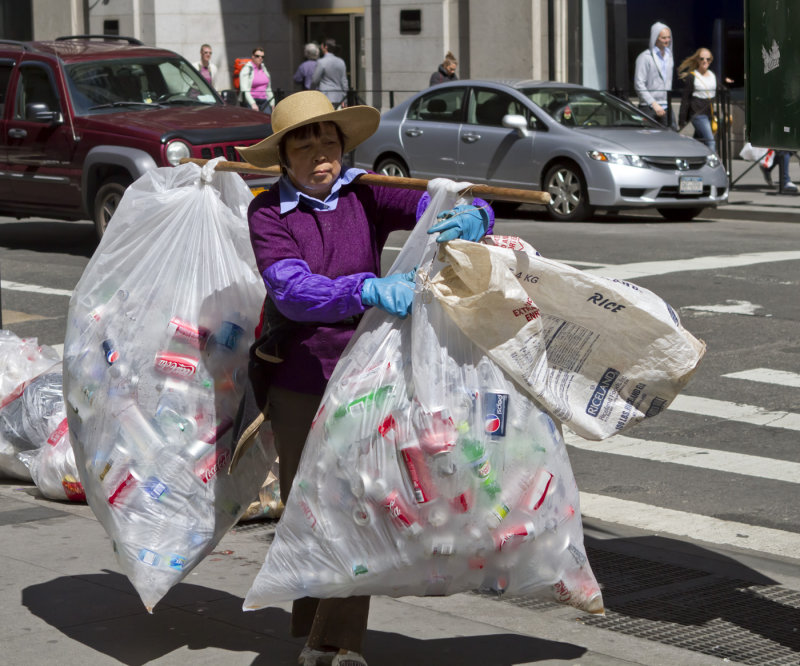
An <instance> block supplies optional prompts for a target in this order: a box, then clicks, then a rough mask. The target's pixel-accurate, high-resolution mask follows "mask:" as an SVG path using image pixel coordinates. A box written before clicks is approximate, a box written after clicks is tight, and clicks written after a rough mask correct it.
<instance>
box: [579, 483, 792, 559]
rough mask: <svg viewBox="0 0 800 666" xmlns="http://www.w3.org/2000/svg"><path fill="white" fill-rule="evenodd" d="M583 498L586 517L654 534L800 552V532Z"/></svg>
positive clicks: (774, 551) (601, 498) (610, 499)
mask: <svg viewBox="0 0 800 666" xmlns="http://www.w3.org/2000/svg"><path fill="white" fill-rule="evenodd" d="M580 499H581V514H582V515H583V516H584V517H585V518H595V519H597V520H604V521H606V522H609V523H616V524H619V525H628V526H630V527H636V528H639V529H642V530H647V531H648V532H650V533H655V532H666V533H667V534H672V535H675V536H679V537H688V538H690V539H695V540H697V541H705V542H707V543H714V544H718V545H730V546H737V547H739V548H746V549H748V550H756V551H759V552H761V553H769V554H771V555H777V556H778V557H787V558H791V559H797V557H798V553H800V534H797V533H795V532H786V531H784V530H776V529H771V528H768V527H759V526H757V525H748V524H747V523H737V522H734V521H730V520H721V519H719V518H712V517H711V516H703V515H701V514H697V513H688V512H685V511H676V510H674V509H665V508H663V507H658V506H653V505H650V504H644V503H642V502H632V501H630V500H621V499H617V498H615V497H608V496H606V495H596V494H594V493H581V494H580Z"/></svg>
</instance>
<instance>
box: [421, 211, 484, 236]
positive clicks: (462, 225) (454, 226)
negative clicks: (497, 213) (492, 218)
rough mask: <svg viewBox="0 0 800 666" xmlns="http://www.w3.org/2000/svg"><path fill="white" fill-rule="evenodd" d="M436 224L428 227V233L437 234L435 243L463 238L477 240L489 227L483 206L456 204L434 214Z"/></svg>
mask: <svg viewBox="0 0 800 666" xmlns="http://www.w3.org/2000/svg"><path fill="white" fill-rule="evenodd" d="M436 221H437V222H438V224H435V225H433V226H432V227H431V228H430V229H428V233H429V234H435V233H437V232H441V233H440V234H439V238H437V239H436V242H437V243H444V242H445V241H449V240H453V239H455V238H463V239H464V240H468V241H474V242H477V241H479V240H480V239H481V238H483V237H484V236H485V235H486V230H487V229H488V228H489V214H488V213H487V212H486V209H485V208H476V207H475V206H456V207H455V208H452V209H451V210H446V211H444V212H441V213H439V214H438V215H437V216H436Z"/></svg>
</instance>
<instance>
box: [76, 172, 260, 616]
mask: <svg viewBox="0 0 800 666" xmlns="http://www.w3.org/2000/svg"><path fill="white" fill-rule="evenodd" d="M217 161H218V160H217ZM215 162H216V161H212V162H210V163H208V164H207V165H206V166H205V167H204V168H203V169H202V170H201V169H200V168H199V167H198V166H196V165H194V164H185V165H182V166H179V167H175V168H161V169H156V170H154V171H151V172H149V173H148V174H146V175H145V176H142V177H141V178H140V179H139V180H137V181H136V182H135V183H133V185H131V186H130V187H129V188H128V190H127V191H126V193H125V196H124V197H123V198H122V201H121V202H120V205H119V207H118V209H117V211H116V213H115V215H114V218H113V219H112V221H111V223H110V225H109V227H108V230H107V232H106V234H105V235H104V236H103V239H102V241H101V242H100V244H99V246H98V248H97V251H96V252H95V254H94V256H93V257H92V259H91V261H90V262H89V265H88V266H87V267H86V270H85V272H84V274H83V276H82V277H81V280H80V282H79V283H78V285H77V287H76V289H75V292H74V294H73V296H72V299H71V301H70V308H69V323H68V330H67V336H66V341H65V345H64V395H65V399H66V403H67V414H68V420H69V430H70V438H71V440H72V446H73V448H74V450H75V458H76V461H77V464H78V470H79V472H80V477H81V482H82V483H83V487H84V489H85V491H86V497H87V500H88V502H89V505H90V506H91V508H92V509H93V511H94V513H95V515H96V516H97V517H98V519H99V520H100V522H101V523H102V524H103V526H104V528H105V529H106V531H107V532H108V534H109V536H110V537H111V539H112V540H113V545H114V551H115V553H116V555H117V558H118V560H119V563H120V566H121V568H122V570H123V572H124V573H125V574H126V575H127V576H128V578H129V579H130V580H131V582H132V583H133V585H134V587H135V588H136V590H137V591H138V593H139V595H140V597H141V598H142V601H143V602H144V604H145V606H146V607H147V609H148V610H152V608H153V606H155V604H156V603H157V602H158V601H159V600H160V599H161V598H162V597H163V595H164V594H165V593H166V592H167V591H168V590H169V589H170V587H172V586H173V585H175V584H176V583H178V582H179V581H180V580H181V579H182V578H183V577H184V576H186V575H187V573H188V572H189V571H190V570H191V569H192V568H193V567H194V566H196V565H197V564H198V563H199V562H200V561H201V560H202V559H203V557H205V555H206V554H208V553H209V552H210V551H211V550H212V549H213V548H214V546H215V545H216V544H217V543H218V541H219V539H220V538H221V537H222V536H223V535H224V534H225V532H226V531H227V530H228V529H229V528H230V527H231V526H232V525H233V524H234V523H235V522H236V520H237V519H238V518H239V516H240V514H241V513H242V511H244V510H245V509H246V507H247V506H248V505H249V504H250V502H251V501H252V499H253V498H254V497H256V496H257V493H258V489H259V487H260V485H261V483H262V482H263V480H264V478H265V477H266V473H267V468H268V462H269V461H268V459H267V456H266V455H265V452H264V449H263V447H262V446H254V447H252V448H251V449H250V450H248V452H247V454H246V460H245V461H244V463H245V464H240V465H239V466H238V467H237V469H236V471H235V473H233V474H231V475H228V474H226V470H227V467H228V463H229V461H230V458H231V454H232V448H233V442H232V436H233V434H232V422H233V418H234V417H235V414H236V409H237V407H238V404H239V401H240V398H241V396H242V393H243V391H242V387H243V381H244V379H245V377H246V372H245V369H246V364H247V358H248V347H249V345H250V344H251V343H252V341H253V332H254V329H255V325H256V323H257V319H258V314H259V312H260V308H261V304H262V302H263V299H264V285H263V281H262V280H261V278H260V276H259V275H258V273H257V271H256V270H255V258H254V256H253V251H252V248H251V245H250V240H249V233H248V228H247V222H246V221H245V219H244V218H243V217H242V216H241V214H242V211H243V210H246V207H247V204H248V202H249V201H250V200H251V198H252V194H251V193H250V191H249V189H248V188H247V187H246V185H245V184H244V182H243V181H242V180H241V178H240V177H239V176H238V175H236V174H231V173H216V172H215V171H214V167H215ZM264 434H265V435H267V436H269V430H268V428H267V429H266V430H265V431H264Z"/></svg>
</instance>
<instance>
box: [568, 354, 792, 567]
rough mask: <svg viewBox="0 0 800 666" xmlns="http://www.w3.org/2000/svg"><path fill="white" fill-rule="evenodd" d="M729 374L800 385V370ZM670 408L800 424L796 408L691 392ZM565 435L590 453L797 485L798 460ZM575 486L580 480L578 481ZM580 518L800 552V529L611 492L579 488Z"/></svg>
mask: <svg viewBox="0 0 800 666" xmlns="http://www.w3.org/2000/svg"><path fill="white" fill-rule="evenodd" d="M724 377H726V378H728V379H738V380H749V381H758V382H762V383H764V382H766V383H771V384H776V385H780V386H789V387H793V388H795V387H800V376H799V375H797V374H795V373H791V372H787V371H783V370H771V369H769V368H754V369H751V370H743V371H740V372H733V373H729V374H727V375H724ZM669 410H670V411H678V412H683V413H691V414H700V415H705V416H710V417H713V418H717V419H723V420H727V421H734V422H737V423H746V424H750V425H756V426H761V427H767V428H776V429H783V430H792V431H796V430H800V414H796V413H792V412H780V411H771V410H767V409H763V408H761V407H758V406H755V405H748V404H742V403H734V402H726V401H724V400H715V399H712V398H704V397H700V396H693V395H685V394H684V395H679V396H678V397H677V398H676V399H675V400H674V401H673V402H672V404H671V405H670V407H669ZM564 439H565V441H566V443H567V445H568V446H569V447H570V448H571V449H576V450H579V451H586V452H592V453H600V454H608V455H617V456H626V457H629V458H635V459H639V460H648V461H650V462H653V463H670V464H674V465H684V466H686V467H693V468H699V469H704V470H710V471H714V472H722V473H727V474H737V475H743V476H747V477H750V478H759V479H765V480H769V481H780V482H783V483H792V484H800V463H797V462H794V461H790V460H781V459H774V458H768V457H762V456H755V455H750V454H744V453H736V452H731V451H723V450H718V449H708V448H701V447H696V446H688V445H683V444H676V443H672V442H662V441H653V440H646V439H641V438H635V437H630V436H625V435H615V436H614V437H611V438H609V439H606V440H603V441H600V442H597V441H588V440H585V439H583V438H582V437H579V436H578V435H576V434H575V433H573V432H571V431H568V430H565V433H564ZM578 482H579V485H580V479H578ZM581 512H582V514H583V516H584V518H589V519H596V520H602V521H605V522H609V523H616V524H620V525H626V526H629V527H635V528H639V529H643V530H647V531H650V532H653V533H659V532H660V533H666V534H670V535H675V536H678V537H688V538H690V539H695V540H697V541H701V542H706V543H710V544H717V545H720V546H735V547H738V548H744V549H748V550H753V551H758V552H761V553H767V554H770V555H776V556H780V557H790V558H797V557H798V556H800V534H798V533H797V532H790V531H788V530H780V529H773V528H765V527H759V526H756V525H749V524H745V523H740V522H735V521H728V520H722V519H719V518H714V517H712V516H706V515H702V514H697V513H689V512H685V511H677V510H674V509H669V508H666V507H660V506H656V505H653V504H646V503H643V502H635V501H629V500H625V499H620V498H617V497H613V496H609V495H601V494H596V493H588V492H582V493H581Z"/></svg>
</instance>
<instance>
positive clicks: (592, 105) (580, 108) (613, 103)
mask: <svg viewBox="0 0 800 666" xmlns="http://www.w3.org/2000/svg"><path fill="white" fill-rule="evenodd" d="M520 92H522V93H523V94H524V95H526V96H527V97H528V99H530V100H531V101H532V102H533V103H534V104H536V105H538V106H540V107H541V108H542V109H543V110H544V111H545V112H546V113H547V114H548V115H549V116H550V117H551V118H553V120H555V121H557V122H559V123H561V124H562V125H566V126H567V127H642V128H648V129H650V128H657V127H661V126H660V125H658V124H657V123H655V122H654V121H653V120H651V119H650V118H648V117H647V116H646V115H644V114H643V113H641V112H640V111H639V110H638V109H637V108H636V107H634V106H631V105H630V104H626V103H625V102H623V101H622V100H620V99H618V98H617V97H614V96H613V95H610V94H608V93H605V92H600V91H598V90H581V89H576V88H528V89H525V90H521V91H520Z"/></svg>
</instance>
